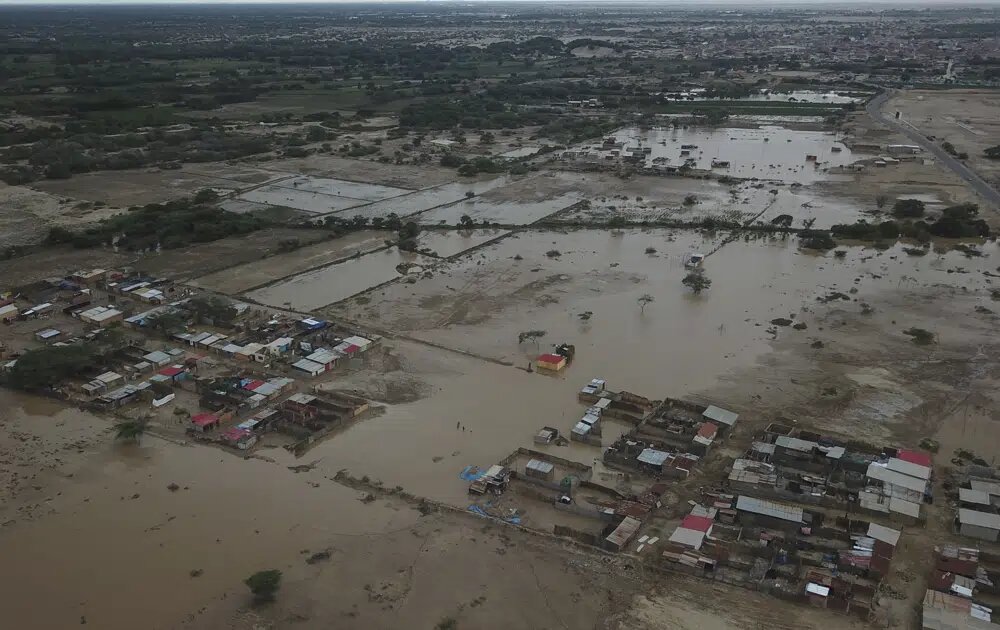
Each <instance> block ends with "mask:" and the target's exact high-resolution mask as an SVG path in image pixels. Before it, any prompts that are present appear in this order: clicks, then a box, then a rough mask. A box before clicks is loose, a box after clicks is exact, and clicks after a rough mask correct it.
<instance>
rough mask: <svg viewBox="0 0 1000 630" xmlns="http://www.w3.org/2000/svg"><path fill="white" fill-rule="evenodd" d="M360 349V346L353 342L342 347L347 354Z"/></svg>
mask: <svg viewBox="0 0 1000 630" xmlns="http://www.w3.org/2000/svg"><path fill="white" fill-rule="evenodd" d="M360 349H361V346H356V345H354V344H353V343H349V344H347V347H346V348H344V352H346V353H347V354H354V353H355V352H357V351H358V350H360Z"/></svg>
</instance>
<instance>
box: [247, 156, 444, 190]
mask: <svg viewBox="0 0 1000 630" xmlns="http://www.w3.org/2000/svg"><path fill="white" fill-rule="evenodd" d="M259 166H260V167H261V168H265V169H267V170H269V171H273V172H275V173H296V174H299V173H301V174H303V175H315V176H327V177H336V178H338V179H346V180H350V181H355V182H367V183H371V184H382V185H383V186H399V187H400V188H412V189H418V188H426V187H428V186H436V185H438V184H445V183H447V182H451V181H455V180H456V179H457V177H456V175H455V171H454V170H452V169H446V168H441V167H437V166H433V165H427V166H405V165H402V166H397V165H394V164H381V163H379V162H374V161H369V160H354V159H350V158H342V157H336V156H332V155H313V156H310V157H305V158H283V159H277V160H268V161H266V162H260V163H259Z"/></svg>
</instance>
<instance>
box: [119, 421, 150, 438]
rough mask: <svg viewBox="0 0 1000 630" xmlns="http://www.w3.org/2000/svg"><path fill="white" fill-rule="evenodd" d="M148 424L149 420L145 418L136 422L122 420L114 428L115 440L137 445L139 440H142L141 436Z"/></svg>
mask: <svg viewBox="0 0 1000 630" xmlns="http://www.w3.org/2000/svg"><path fill="white" fill-rule="evenodd" d="M148 424H149V419H148V418H145V417H143V418H138V419H136V420H122V421H121V422H119V423H117V424H115V426H114V429H115V439H116V440H121V441H122V442H133V443H135V444H138V443H139V440H140V439H142V435H143V434H144V433H145V432H146V426H147V425H148Z"/></svg>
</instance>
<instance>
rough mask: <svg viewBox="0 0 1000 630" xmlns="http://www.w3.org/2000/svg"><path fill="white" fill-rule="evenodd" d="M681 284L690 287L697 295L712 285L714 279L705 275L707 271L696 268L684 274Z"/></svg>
mask: <svg viewBox="0 0 1000 630" xmlns="http://www.w3.org/2000/svg"><path fill="white" fill-rule="evenodd" d="M681 284H683V285H684V286H686V287H689V288H690V289H691V290H692V291H694V293H695V294H696V295H697V294H698V293H701V292H702V291H704V290H705V289H707V288H709V287H710V286H712V281H711V280H709V279H708V278H707V277H706V276H705V273H704V272H703V271H702V270H701V269H696V270H694V271H692V272H691V273H689V274H688V275H686V276H684V279H683V280H681Z"/></svg>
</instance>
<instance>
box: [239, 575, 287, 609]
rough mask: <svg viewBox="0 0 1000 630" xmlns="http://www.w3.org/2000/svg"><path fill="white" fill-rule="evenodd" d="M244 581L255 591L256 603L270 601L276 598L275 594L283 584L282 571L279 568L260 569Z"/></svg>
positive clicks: (251, 590)
mask: <svg viewBox="0 0 1000 630" xmlns="http://www.w3.org/2000/svg"><path fill="white" fill-rule="evenodd" d="M243 583H244V584H246V585H247V588H249V589H250V592H251V593H253V601H254V603H256V604H262V603H264V602H270V601H273V600H274V595H275V593H277V592H278V587H280V586H281V571H279V570H278V569H268V570H266V571H258V572H256V573H254V574H253V575H251V576H250V577H248V578H247V579H245V580H243Z"/></svg>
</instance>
